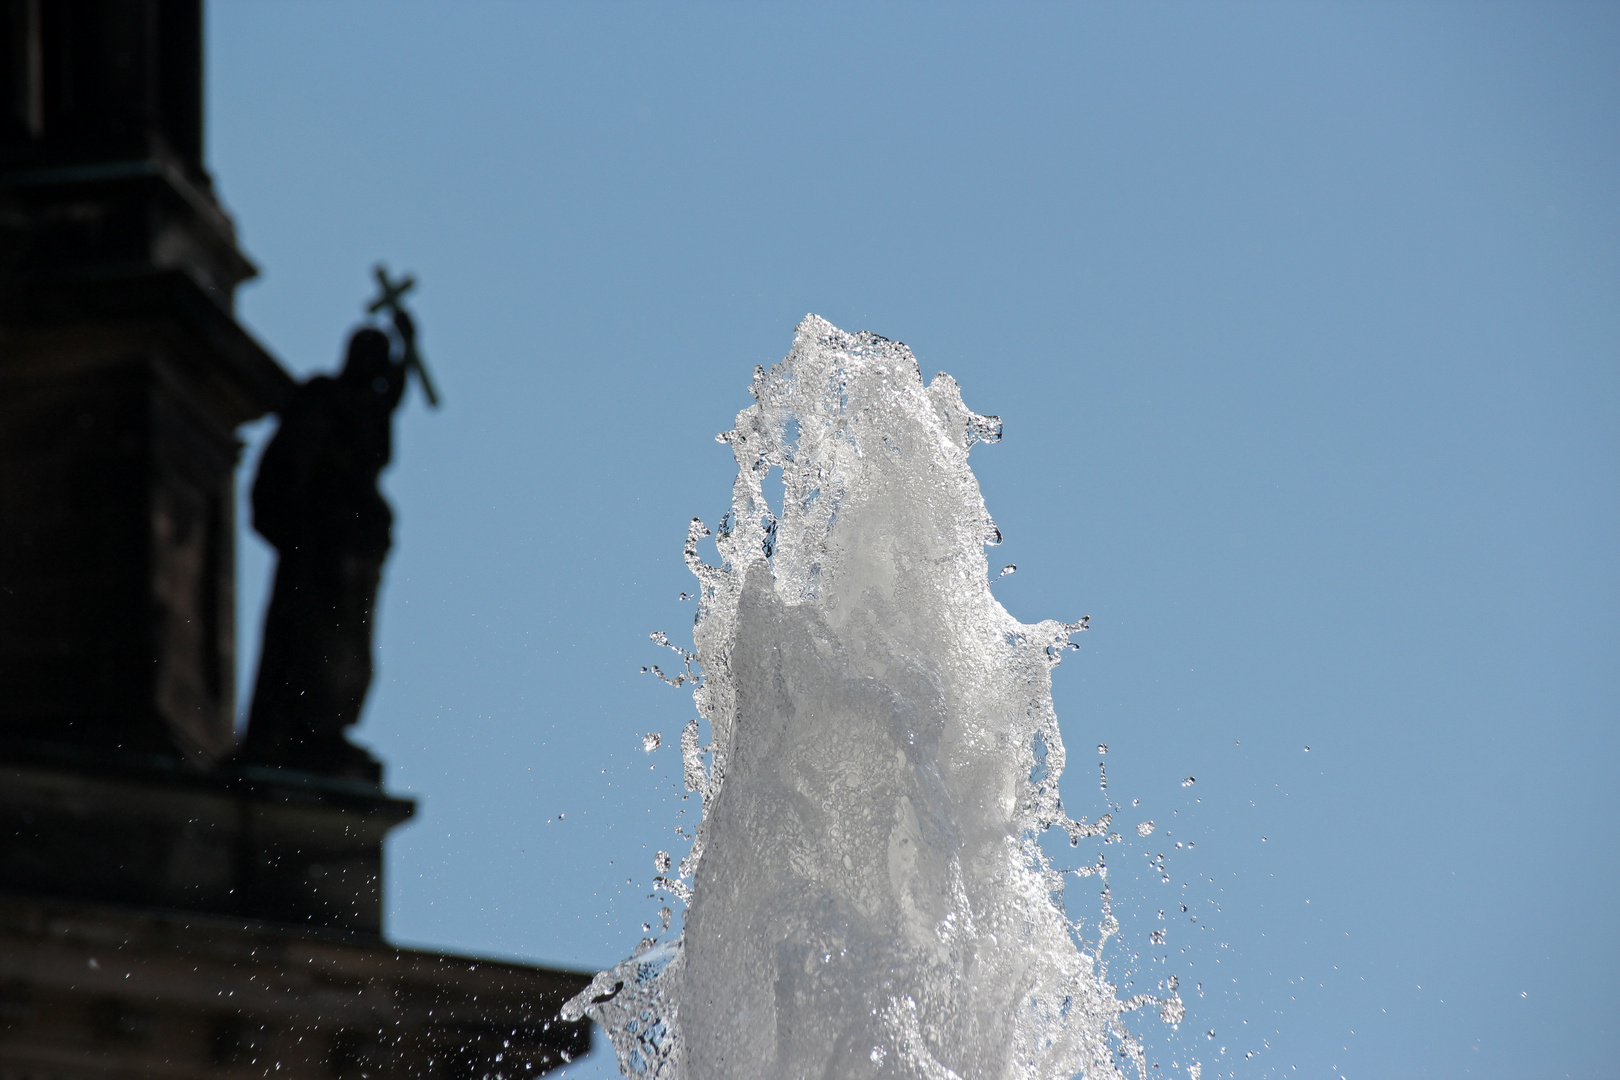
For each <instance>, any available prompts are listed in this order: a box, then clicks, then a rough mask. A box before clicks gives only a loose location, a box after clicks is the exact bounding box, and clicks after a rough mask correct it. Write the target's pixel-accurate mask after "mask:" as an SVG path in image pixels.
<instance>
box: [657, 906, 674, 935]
mask: <svg viewBox="0 0 1620 1080" xmlns="http://www.w3.org/2000/svg"><path fill="white" fill-rule="evenodd" d="M674 914H675V912H674V911H673V910H671V909H670V908H667V907H666V908H659V909H658V923H659V925H660V926H662V927H663V928H664V929H665V930H668V929H669V920H670V919H671V918H672V917H673V916H674Z"/></svg>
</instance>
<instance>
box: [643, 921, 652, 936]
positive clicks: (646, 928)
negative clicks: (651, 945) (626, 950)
mask: <svg viewBox="0 0 1620 1080" xmlns="http://www.w3.org/2000/svg"><path fill="white" fill-rule="evenodd" d="M641 932H642V933H643V934H650V933H652V923H650V922H644V923H642V924H641Z"/></svg>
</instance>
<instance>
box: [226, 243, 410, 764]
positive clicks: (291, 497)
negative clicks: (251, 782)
mask: <svg viewBox="0 0 1620 1080" xmlns="http://www.w3.org/2000/svg"><path fill="white" fill-rule="evenodd" d="M379 280H380V281H382V283H383V285H384V298H383V299H382V300H380V301H379V302H378V303H377V304H376V305H374V307H373V310H374V311H375V310H379V309H381V308H384V307H387V308H390V309H391V310H392V313H393V321H394V327H395V329H396V330H397V332H398V334H399V337H400V340H401V343H402V344H403V346H404V348H403V349H402V350H401V351H400V354H399V355H398V356H397V357H396V355H395V353H394V350H393V347H392V343H391V342H390V341H389V338H388V335H387V334H385V333H383V332H382V331H381V330H377V329H373V328H371V327H366V328H363V329H361V330H358V331H356V332H355V333H354V336H353V337H351V338H350V339H349V352H348V357H347V359H346V360H345V362H344V365H343V371H342V372H341V374H339V375H338V376H337V377H336V378H332V377H330V376H326V375H317V376H315V377H313V378H311V379H310V380H309V381H307V382H305V383H304V384H303V385H301V386H299V387H298V389H297V390H296V391H295V393H294V394H293V397H292V400H291V402H290V403H289V404H288V405H287V407H286V408H285V409H283V410H282V413H281V426H280V428H279V429H278V430H277V431H276V434H275V436H274V437H273V438H272V439H271V440H270V445H269V446H268V447H266V449H265V451H264V456H263V457H262V458H260V460H259V474H258V477H257V478H256V479H255V480H254V483H253V527H254V528H255V529H257V530H258V531H259V533H260V534H261V535H263V536H264V538H265V539H266V540H268V541H269V542H270V543H271V544H272V545H273V546H274V547H275V549H276V551H277V552H278V553H279V555H280V558H279V560H278V562H277V564H276V578H275V586H274V589H273V591H272V593H271V596H270V608H269V611H268V612H267V613H266V615H265V620H264V643H263V648H262V651H261V653H260V657H259V672H258V681H257V683H256V685H255V686H254V689H253V705H252V709H251V711H250V713H249V718H248V731H247V738H246V741H245V743H244V745H243V748H242V754H241V760H243V761H244V762H247V763H249V764H256V765H276V766H281V767H284V768H293V769H302V770H305V771H308V772H315V773H324V774H328V775H334V776H345V777H350V778H353V779H357V780H370V781H377V780H379V779H380V778H381V767H380V766H379V765H378V763H377V761H376V760H375V759H374V758H373V757H372V756H371V755H370V754H369V753H367V752H366V751H365V750H363V749H361V748H360V747H358V746H355V745H354V744H353V743H351V742H349V740H348V739H347V738H346V737H345V735H344V732H345V730H346V729H347V728H349V727H350V726H351V725H353V724H354V723H355V722H356V721H358V720H359V719H360V709H361V706H362V705H363V704H364V703H365V698H366V691H367V690H368V689H369V688H370V686H371V673H372V666H371V631H372V616H373V613H374V612H375V610H376V605H377V586H378V583H379V582H380V580H381V577H382V566H383V561H384V560H385V559H386V558H387V557H388V549H389V546H390V544H391V542H392V537H391V533H392V527H393V520H394V515H393V511H392V510H390V509H389V506H388V503H387V501H386V500H384V498H383V497H382V493H381V492H379V491H378V490H377V478H378V475H379V474H380V473H381V472H382V470H383V469H384V468H385V467H386V466H387V465H388V461H389V458H390V457H391V455H392V442H393V439H392V428H393V413H394V409H395V407H396V406H398V404H399V401H400V398H401V396H402V395H403V394H404V391H405V378H406V374H407V372H408V371H409V370H412V369H414V370H416V371H417V372H418V373H419V374H422V375H424V378H423V382H424V388H426V387H428V386H429V385H430V384H428V383H427V381H426V378H425V373H423V372H422V369H421V362H420V359H419V358H418V357H417V356H416V350H415V339H416V332H415V326H414V324H413V323H412V321H411V318H410V316H409V315H408V314H407V313H406V312H405V311H403V310H402V309H401V308H400V307H399V305H398V298H399V295H400V294H401V293H402V292H403V291H404V289H403V288H400V287H398V286H393V287H392V288H393V289H394V291H393V293H392V295H390V293H389V289H390V285H389V283H388V282H387V281H386V279H385V278H383V277H382V276H381V272H380V270H379ZM406 287H408V285H406Z"/></svg>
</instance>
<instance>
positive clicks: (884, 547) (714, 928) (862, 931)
mask: <svg viewBox="0 0 1620 1080" xmlns="http://www.w3.org/2000/svg"><path fill="white" fill-rule="evenodd" d="M752 392H753V396H754V401H755V403H754V405H752V406H751V407H749V408H747V409H745V410H743V412H742V413H740V414H739V415H738V417H737V424H736V427H735V429H734V430H732V431H731V432H728V433H726V434H725V435H722V436H721V439H722V441H724V442H728V443H729V444H730V445H731V448H732V451H733V452H734V454H735V456H736V459H737V465H738V475H737V480H736V484H735V486H734V489H733V498H732V508H731V512H730V513H729V514H727V515H726V518H725V520H724V521H723V522H722V524H721V526H720V529H719V530H718V535H717V536H716V545H717V547H718V550H719V553H720V559H721V562H720V565H719V566H711V565H708V564H707V563H705V562H703V561H702V560H701V559H700V558H699V556H698V553H697V548H698V542H699V541H700V540H701V539H703V538H704V537H705V536H707V535H709V532H708V530H707V529H705V528H704V527H703V525H702V524H701V523H700V522H693V525H692V528H691V530H690V532H689V534H688V539H687V544H686V558H687V563H688V565H689V566H690V567H691V569H692V571H693V573H694V574H695V575H696V576H697V578H698V580H699V583H700V590H699V596H698V600H699V607H698V615H697V623H696V626H695V629H694V632H693V638H694V643H695V645H696V650H695V652H694V653H692V654H685V655H688V663H687V672H688V673H689V674H687V675H683V676H681V677H678V678H677V679H669V680H668V681H671V682H675V683H677V684H679V683H681V682H685V681H687V679H688V678H690V680H691V681H692V682H693V683H694V684H695V686H696V689H695V691H694V694H693V696H694V699H695V700H696V703H697V708H698V712H699V714H700V719H697V720H693V721H691V722H690V723H689V724H688V725H687V728H686V731H685V733H684V734H683V736H682V738H681V750H682V755H683V758H684V763H685V778H686V784H687V787H688V788H689V789H690V790H691V791H693V792H696V793H697V794H698V795H699V796H700V797H701V801H702V807H703V816H702V820H701V822H700V823H699V825H698V828H697V832H696V836H695V838H694V842H693V846H692V850H691V852H690V854H688V855H687V857H686V858H685V859H683V860H681V862H680V864H679V866H678V868H677V870H678V872H677V874H676V875H675V876H673V877H669V876H665V877H661V878H660V879H658V883H659V885H660V887H661V888H663V889H664V890H665V891H667V892H669V893H671V894H672V895H674V896H676V897H677V898H679V899H681V900H683V901H686V902H687V903H688V908H687V911H686V917H685V927H684V930H683V931H682V933H681V935H680V936H679V937H678V938H677V939H676V940H674V941H669V942H659V941H657V940H656V939H653V938H649V939H647V940H645V941H644V942H643V944H642V947H641V948H640V949H639V950H638V952H637V954H636V955H635V956H633V957H631V958H630V959H629V960H626V961H625V962H624V963H622V964H620V965H618V966H617V967H615V968H613V969H611V970H609V971H605V972H602V973H601V974H600V975H598V976H597V977H596V979H595V980H594V981H593V982H592V984H591V986H590V987H589V988H588V989H587V990H586V991H585V992H583V993H582V994H580V995H579V996H578V997H576V998H575V999H574V1000H573V1001H571V1002H569V1003H568V1005H567V1007H566V1008H565V1010H564V1015H565V1016H566V1017H569V1018H577V1017H579V1016H581V1015H586V1014H588V1015H590V1016H591V1017H593V1018H594V1019H596V1020H597V1021H598V1022H599V1023H601V1024H602V1025H603V1027H604V1028H606V1030H607V1032H608V1034H609V1036H610V1038H611V1039H612V1041H613V1045H614V1049H615V1051H616V1053H617V1055H618V1060H619V1065H620V1068H621V1070H622V1071H623V1072H624V1073H625V1074H626V1075H628V1076H638V1077H653V1078H659V1080H765V1078H770V1080H799V1078H804V1080H808V1078H812V1077H814V1078H847V1077H874V1078H881V1077H918V1078H924V1080H959V1078H963V1077H969V1078H972V1080H994V1078H1008V1080H1011V1078H1019V1080H1065V1078H1068V1077H1071V1076H1074V1075H1075V1074H1077V1073H1079V1074H1083V1075H1085V1076H1086V1077H1090V1078H1094V1080H1100V1078H1103V1077H1119V1076H1122V1075H1124V1073H1122V1071H1121V1069H1122V1067H1123V1068H1125V1069H1129V1070H1130V1072H1131V1073H1134V1074H1136V1075H1138V1076H1144V1077H1145V1076H1146V1075H1147V1064H1146V1058H1145V1056H1144V1054H1143V1052H1142V1049H1141V1046H1140V1044H1139V1043H1138V1042H1137V1041H1136V1040H1135V1039H1134V1038H1133V1037H1132V1036H1130V1035H1129V1034H1128V1032H1127V1031H1126V1029H1125V1027H1124V1025H1123V1023H1122V1016H1123V1014H1125V1013H1126V1012H1128V1011H1131V1010H1134V1009H1138V1008H1141V1007H1143V1006H1156V1007H1157V1010H1158V1012H1159V1014H1160V1016H1161V1017H1163V1018H1164V1019H1165V1020H1166V1021H1168V1022H1172V1023H1174V1022H1177V1021H1179V1020H1180V1018H1181V1017H1182V1015H1183V1013H1184V1007H1183V1006H1182V1003H1181V999H1180V997H1179V996H1178V995H1176V992H1175V990H1174V988H1173V985H1172V989H1171V995H1172V996H1171V997H1169V998H1164V999H1160V998H1157V997H1154V996H1151V995H1139V996H1137V997H1133V998H1130V999H1128V1000H1120V999H1119V998H1118V997H1117V996H1116V991H1115V987H1114V985H1113V984H1112V983H1111V982H1110V981H1109V977H1108V970H1107V967H1106V965H1105V964H1104V963H1103V961H1102V959H1101V956H1102V952H1103V950H1104V948H1105V946H1106V945H1107V943H1108V940H1109V938H1110V937H1111V936H1113V935H1114V934H1116V933H1117V932H1118V930H1119V923H1118V921H1117V919H1115V917H1114V916H1113V914H1112V912H1111V910H1110V907H1109V902H1108V899H1107V893H1106V891H1105V892H1104V901H1103V911H1102V913H1101V915H1100V916H1099V918H1098V919H1097V920H1096V923H1095V925H1094V926H1093V927H1091V928H1090V936H1089V937H1088V936H1087V932H1088V931H1087V928H1086V927H1085V926H1083V925H1082V924H1081V923H1071V922H1070V921H1069V920H1068V918H1067V917H1066V916H1065V914H1064V912H1063V909H1062V890H1063V877H1062V875H1060V874H1059V873H1058V872H1057V871H1056V870H1055V869H1054V868H1053V866H1052V865H1051V863H1050V862H1049V861H1048V859H1047V857H1046V856H1045V854H1044V853H1043V852H1042V851H1041V848H1040V847H1039V844H1038V838H1039V836H1040V834H1041V833H1043V832H1044V831H1046V830H1047V829H1049V828H1052V827H1054V826H1056V827H1058V828H1061V829H1063V830H1064V831H1065V832H1067V834H1068V836H1069V838H1070V839H1071V841H1073V842H1075V843H1078V842H1079V841H1080V840H1081V839H1083V838H1094V837H1100V836H1104V835H1105V834H1107V833H1108V830H1109V828H1110V824H1111V819H1110V817H1109V816H1106V815H1105V816H1104V817H1103V818H1102V819H1101V820H1099V821H1097V822H1094V823H1087V822H1086V821H1085V820H1084V819H1082V820H1080V821H1074V820H1071V819H1070V818H1069V817H1068V815H1067V814H1066V813H1065V812H1064V810H1063V807H1062V803H1061V802H1060V801H1059V797H1058V780H1059V778H1060V776H1061V775H1062V772H1063V766H1064V750H1063V740H1062V737H1061V735H1060V734H1059V731H1058V724H1057V717H1056V715H1055V713H1054V712H1053V709H1052V697H1051V669H1052V668H1053V667H1054V666H1055V665H1056V664H1057V662H1058V659H1059V658H1060V656H1061V653H1062V651H1063V650H1064V649H1065V648H1069V647H1072V643H1071V642H1070V640H1069V639H1070V637H1071V636H1072V635H1073V634H1075V633H1076V632H1078V631H1080V630H1083V629H1084V628H1085V623H1084V621H1083V620H1082V621H1081V622H1078V623H1064V622H1058V621H1055V620H1048V621H1045V622H1041V623H1037V624H1035V625H1025V624H1023V623H1019V622H1018V621H1016V620H1015V619H1013V618H1012V616H1010V615H1009V614H1008V613H1007V612H1006V610H1005V609H1003V608H1002V606H1001V605H1000V603H998V602H997V601H996V600H995V598H994V597H993V596H992V595H991V592H990V580H991V579H990V577H989V566H988V564H987V562H986V559H985V553H984V546H985V545H986V544H987V543H990V544H993V543H996V542H998V541H999V540H1000V533H999V532H998V531H997V530H996V527H995V525H994V523H993V522H992V521H991V520H990V517H989V515H988V514H987V513H986V511H985V506H984V501H983V499H982V497H981V496H980V493H979V487H978V482H977V481H976V480H975V479H974V476H973V473H972V470H971V469H970V468H969V467H968V461H967V458H968V451H969V449H970V448H971V447H972V446H973V444H974V443H976V442H981V441H990V442H993V441H995V440H996V439H998V438H999V437H1000V433H1001V425H1000V422H999V421H998V420H997V419H996V418H995V417H986V416H978V415H975V414H974V413H972V412H970V411H968V409H967V408H966V407H965V406H964V405H963V403H962V397H961V393H960V391H959V390H958V388H957V385H956V383H955V382H954V381H953V380H952V379H951V378H950V377H949V376H948V375H944V374H941V375H937V376H936V377H935V378H934V379H933V380H932V381H931V382H930V383H928V384H927V385H926V386H925V385H924V383H923V380H922V378H921V373H920V371H919V370H918V367H917V363H916V360H915V359H914V358H913V357H912V355H911V351H910V350H909V349H907V348H906V347H905V346H904V345H901V344H899V343H897V342H891V341H888V340H887V339H885V338H881V337H878V336H876V335H874V334H866V333H861V334H848V333H845V332H843V331H841V330H838V329H837V328H835V327H833V326H832V325H831V324H829V323H828V322H826V321H825V320H823V319H821V318H819V317H817V316H814V315H811V316H807V317H806V318H805V320H804V321H803V322H802V323H801V324H800V325H799V327H798V330H797V332H796V335H795V340H794V344H793V349H792V351H791V352H790V353H789V354H788V356H787V358H786V359H785V360H783V361H782V363H780V364H778V365H776V366H775V367H773V368H771V369H770V370H769V371H766V370H764V369H759V370H756V372H755V375H754V381H753V386H752ZM773 469H780V470H781V483H782V495H781V501H780V504H779V505H780V510H777V509H773V508H772V507H771V505H770V503H769V502H768V501H767V498H766V493H765V481H766V479H767V477H768V476H769V474H770V473H771V471H772V470H773ZM661 636H662V635H655V636H654V640H658V639H659V638H660V637H661ZM659 643H660V644H668V642H667V640H665V641H659ZM671 647H672V648H673V647H674V646H671ZM677 651H679V650H677ZM694 665H695V666H694ZM657 674H659V675H661V676H663V673H662V672H661V671H660V672H657ZM664 677H665V678H666V679H667V678H668V677H667V676H664ZM705 722H706V723H707V725H708V731H709V736H710V737H709V742H708V743H707V744H704V743H702V737H703V731H702V728H703V723H705ZM1099 750H1100V748H1099ZM657 866H658V869H659V870H660V872H664V871H667V870H668V869H669V856H667V855H666V854H665V853H663V852H660V853H659V857H658V863H657ZM1099 871H1100V872H1103V873H1105V872H1106V871H1105V870H1102V869H1101V864H1100V862H1099V866H1098V867H1087V868H1084V869H1082V870H1081V871H1076V873H1078V874H1081V875H1086V874H1091V873H1096V872H1099ZM667 911H668V909H665V912H667ZM661 915H662V918H663V922H664V925H665V928H666V929H667V927H668V919H669V916H668V915H667V914H664V913H661Z"/></svg>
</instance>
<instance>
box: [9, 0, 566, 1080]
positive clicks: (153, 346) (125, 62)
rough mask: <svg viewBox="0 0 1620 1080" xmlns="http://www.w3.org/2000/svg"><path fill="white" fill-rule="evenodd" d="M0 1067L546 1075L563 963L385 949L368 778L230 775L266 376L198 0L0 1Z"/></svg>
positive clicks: (392, 804) (278, 394) (336, 1078)
mask: <svg viewBox="0 0 1620 1080" xmlns="http://www.w3.org/2000/svg"><path fill="white" fill-rule="evenodd" d="M0 34H3V38H0V1080H8V1078H23V1077H28V1078H51V1080H77V1078H84V1080H90V1078H92V1077H95V1078H107V1077H114V1076H118V1077H137V1076H138V1077H144V1078H150V1080H158V1078H166V1077H174V1078H177V1080H178V1078H181V1077H184V1078H188V1080H190V1078H198V1077H203V1076H213V1075H229V1076H242V1077H249V1076H275V1077H278V1078H281V1080H302V1078H311V1080H314V1078H322V1080H326V1078H333V1080H346V1078H355V1080H388V1078H399V1080H404V1078H406V1077H410V1078H412V1080H483V1078H486V1077H487V1078H497V1077H518V1076H537V1075H539V1074H540V1073H543V1072H545V1071H547V1070H548V1069H550V1068H552V1067H554V1066H556V1065H558V1064H561V1063H562V1062H563V1061H566V1060H569V1059H570V1058H571V1057H573V1056H577V1055H578V1054H580V1053H583V1052H585V1051H586V1050H587V1049H588V1047H589V1045H590V1033H589V1029H588V1027H587V1026H585V1025H581V1024H564V1023H562V1022H561V1021H559V1020H558V1019H557V1009H558V1007H559V1006H560V1005H561V1004H562V1002H563V1001H565V1000H567V999H568V997H570V996H572V995H573V994H574V993H575V992H577V991H578V990H579V989H581V988H582V987H583V986H584V985H585V983H586V981H587V980H586V978H585V977H584V976H581V975H578V974H574V973H569V972H558V971H548V970H544V969H539V968H533V967H527V966H523V965H515V964H506V963H499V962H492V961H483V960H473V959H468V958H464V957H457V956H449V955H442V954H436V953H430V952H423V951H418V950H410V949H401V948H398V947H395V946H393V945H390V944H389V943H388V942H387V941H386V940H385V939H384V937H383V935H382V915H383V893H382V869H383V866H382V862H383V840H384V837H385V836H386V834H387V833H388V832H389V830H391V829H392V828H394V827H395V826H397V825H398V824H400V823H401V822H402V821H404V820H405V819H407V818H408V817H409V816H410V815H411V813H412V810H413V807H414V803H413V802H411V801H410V800H406V799H400V798H396V797H393V796H390V795H389V794H387V793H386V792H385V791H384V790H383V789H382V787H381V786H380V784H377V783H371V782H368V781H363V780H356V779H352V778H350V779H345V778H339V777H332V776H321V775H314V774H311V773H306V772H299V771H297V770H295V769H289V768H271V767H264V766H252V765H241V764H238V763H236V762H235V761H234V759H233V758H232V754H233V751H234V750H235V748H236V733H235V700H236V688H235V679H234V673H235V671H236V656H235V637H236V635H235V613H234V611H233V598H234V593H235V552H234V537H235V533H236V522H235V520H234V516H235V515H234V508H235V503H236V495H235V476H236V466H237V458H238V456H239V451H240V443H239V442H238V440H237V437H236V429H237V428H238V427H239V426H240V425H241V424H242V423H244V422H246V421H248V420H252V419H254V418H256V417H259V416H263V415H265V414H266V413H268V412H274V411H277V410H278V409H279V408H280V407H281V405H282V404H283V403H284V402H286V401H287V400H288V398H289V395H290V394H291V393H292V390H293V383H292V381H291V379H290V378H289V377H288V375H287V374H286V372H285V371H284V370H283V369H282V368H281V366H280V365H279V364H278V363H277V362H276V360H275V359H274V358H273V357H271V356H270V354H269V353H268V352H266V351H265V349H264V348H263V347H262V346H261V345H259V344H258V343H257V342H256V341H255V340H254V339H253V338H252V337H251V336H250V335H249V334H248V333H247V332H246V331H245V330H244V329H243V328H242V327H241V326H240V325H239V324H238V323H237V321H236V319H235V317H234V315H233V314H232V296H233V293H234V290H235V289H236V286H237V285H238V284H239V283H240V282H242V281H243V280H245V279H246V278H248V277H251V276H252V275H253V273H254V269H253V266H252V264H251V263H249V262H248V260H247V259H246V258H245V257H244V256H243V255H242V253H241V252H240V251H239V250H238V249H237V246H236V238H235V232H234V228H233V226H232V223H231V219H230V217H229V216H228V215H227V214H226V213H225V211H224V210H223V209H222V208H221V206H220V204H219V201H218V200H217V199H216V197H215V195H214V190H213V183H212V181H211V180H210V178H209V175H208V173H207V171H206V170H205V169H204V167H203V145H202V131H203V123H202V116H203V112H202V106H203V95H202V86H203V81H202V6H201V4H200V2H199V0H0Z"/></svg>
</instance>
